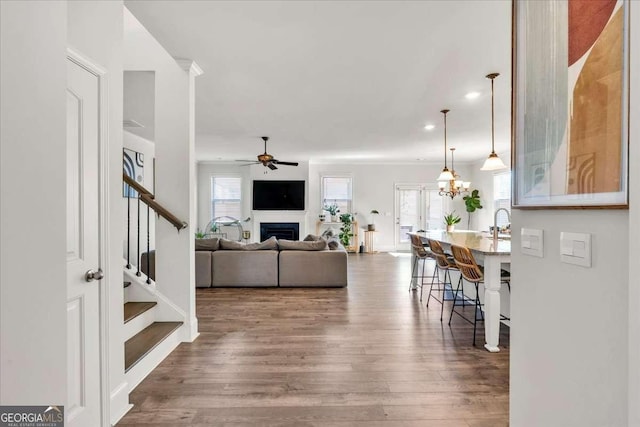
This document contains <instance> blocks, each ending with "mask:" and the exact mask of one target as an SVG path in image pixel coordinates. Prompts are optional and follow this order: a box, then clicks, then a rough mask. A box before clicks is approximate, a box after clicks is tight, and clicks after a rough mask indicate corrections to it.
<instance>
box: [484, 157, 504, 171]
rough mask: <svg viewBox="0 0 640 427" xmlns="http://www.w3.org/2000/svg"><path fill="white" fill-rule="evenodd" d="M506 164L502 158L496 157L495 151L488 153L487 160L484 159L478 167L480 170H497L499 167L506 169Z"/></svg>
mask: <svg viewBox="0 0 640 427" xmlns="http://www.w3.org/2000/svg"><path fill="white" fill-rule="evenodd" d="M506 168H507V166H506V165H505V164H504V162H503V161H502V159H500V157H498V155H497V154H496V153H491V154H489V157H487V160H485V161H484V164H483V165H482V167H481V168H480V170H481V171H497V170H501V169H506Z"/></svg>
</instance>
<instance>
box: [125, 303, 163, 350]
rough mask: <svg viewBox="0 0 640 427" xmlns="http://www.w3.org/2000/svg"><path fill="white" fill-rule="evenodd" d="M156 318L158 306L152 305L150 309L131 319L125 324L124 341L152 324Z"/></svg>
mask: <svg viewBox="0 0 640 427" xmlns="http://www.w3.org/2000/svg"><path fill="white" fill-rule="evenodd" d="M155 320H156V306H154V307H151V308H150V309H149V310H147V311H145V312H144V313H142V314H139V315H138V316H136V317H135V318H133V319H131V320H129V321H128V322H127V323H125V324H124V331H123V333H124V341H126V340H128V339H129V338H131V337H132V336H134V335H135V334H137V333H138V332H140V331H142V330H143V329H144V328H146V327H147V326H149V325H151V324H152V323H153V322H154V321H155Z"/></svg>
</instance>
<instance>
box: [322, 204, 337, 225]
mask: <svg viewBox="0 0 640 427" xmlns="http://www.w3.org/2000/svg"><path fill="white" fill-rule="evenodd" d="M322 209H324V210H325V211H327V212H329V215H331V222H338V212H340V209H338V205H337V204H336V203H335V202H333V203H331V204H330V205H324V207H323V208H322Z"/></svg>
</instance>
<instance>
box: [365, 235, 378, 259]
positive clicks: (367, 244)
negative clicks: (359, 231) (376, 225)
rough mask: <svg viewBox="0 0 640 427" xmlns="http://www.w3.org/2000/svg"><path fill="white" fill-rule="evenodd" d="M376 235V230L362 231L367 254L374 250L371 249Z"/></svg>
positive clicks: (372, 252)
mask: <svg viewBox="0 0 640 427" xmlns="http://www.w3.org/2000/svg"><path fill="white" fill-rule="evenodd" d="M375 237H376V231H368V230H367V231H365V232H364V251H365V252H366V253H368V254H374V253H376V251H375V250H374V249H373V246H374V242H375Z"/></svg>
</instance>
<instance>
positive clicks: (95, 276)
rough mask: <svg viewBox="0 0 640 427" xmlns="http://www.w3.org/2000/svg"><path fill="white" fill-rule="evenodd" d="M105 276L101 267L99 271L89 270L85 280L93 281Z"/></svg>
mask: <svg viewBox="0 0 640 427" xmlns="http://www.w3.org/2000/svg"><path fill="white" fill-rule="evenodd" d="M103 277H104V273H103V271H102V269H101V268H99V269H98V271H93V270H89V271H87V272H86V273H85V274H84V280H86V281H87V282H92V281H94V280H101V279H102V278H103Z"/></svg>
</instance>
